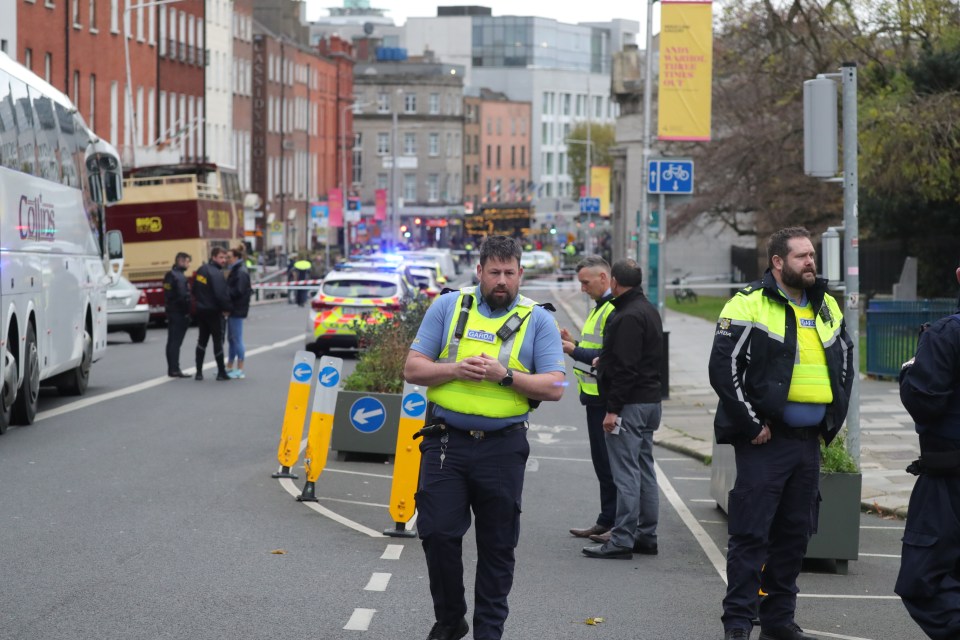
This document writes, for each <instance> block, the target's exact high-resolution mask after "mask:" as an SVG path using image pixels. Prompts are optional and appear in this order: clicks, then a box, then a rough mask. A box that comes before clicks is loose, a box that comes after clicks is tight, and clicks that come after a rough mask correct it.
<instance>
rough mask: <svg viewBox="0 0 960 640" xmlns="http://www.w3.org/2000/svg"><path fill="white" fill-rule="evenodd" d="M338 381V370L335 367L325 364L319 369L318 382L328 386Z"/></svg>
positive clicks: (332, 385)
mask: <svg viewBox="0 0 960 640" xmlns="http://www.w3.org/2000/svg"><path fill="white" fill-rule="evenodd" d="M338 359H339V358H338ZM338 382H340V372H339V371H337V369H336V368H335V367H331V366H326V367H323V368H322V369H320V384H322V385H323V386H325V387H328V388H329V387H335V386H337V383H338Z"/></svg>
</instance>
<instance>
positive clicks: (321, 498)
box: [317, 496, 390, 509]
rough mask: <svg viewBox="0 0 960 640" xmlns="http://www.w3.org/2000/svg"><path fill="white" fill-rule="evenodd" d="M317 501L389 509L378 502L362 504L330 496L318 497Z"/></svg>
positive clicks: (386, 505) (358, 501) (388, 506)
mask: <svg viewBox="0 0 960 640" xmlns="http://www.w3.org/2000/svg"><path fill="white" fill-rule="evenodd" d="M317 500H324V501H326V502H342V503H344V504H355V505H357V506H359V507H378V508H380V509H389V508H390V505H388V504H377V503H376V502H361V501H360V500H345V499H344V498H331V497H329V496H317Z"/></svg>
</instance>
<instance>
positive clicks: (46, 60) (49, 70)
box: [43, 53, 53, 82]
mask: <svg viewBox="0 0 960 640" xmlns="http://www.w3.org/2000/svg"><path fill="white" fill-rule="evenodd" d="M52 75H53V54H52V53H45V54H44V55H43V79H44V80H46V81H47V82H50V77H51V76H52Z"/></svg>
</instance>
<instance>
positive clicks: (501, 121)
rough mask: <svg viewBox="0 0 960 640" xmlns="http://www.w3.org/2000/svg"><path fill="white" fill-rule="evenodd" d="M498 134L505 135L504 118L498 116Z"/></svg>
mask: <svg viewBox="0 0 960 640" xmlns="http://www.w3.org/2000/svg"><path fill="white" fill-rule="evenodd" d="M497 135H498V136H500V135H503V120H502V119H500V118H497Z"/></svg>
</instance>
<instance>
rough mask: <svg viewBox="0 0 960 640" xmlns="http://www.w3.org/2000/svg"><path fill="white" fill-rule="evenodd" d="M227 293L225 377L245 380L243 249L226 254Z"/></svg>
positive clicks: (246, 294)
mask: <svg viewBox="0 0 960 640" xmlns="http://www.w3.org/2000/svg"><path fill="white" fill-rule="evenodd" d="M227 267H228V271H227V292H228V295H229V296H230V316H229V317H228V318H227V345H228V351H227V375H228V376H229V377H231V378H234V379H242V378H246V377H247V375H246V374H245V373H244V372H243V360H244V358H245V357H246V353H247V351H246V349H245V348H244V346H243V321H244V320H245V319H246V317H247V314H248V313H249V312H250V296H252V295H253V288H252V287H251V286H250V272H249V271H247V267H246V264H245V262H244V259H243V249H242V248H238V249H230V251H228V252H227Z"/></svg>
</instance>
